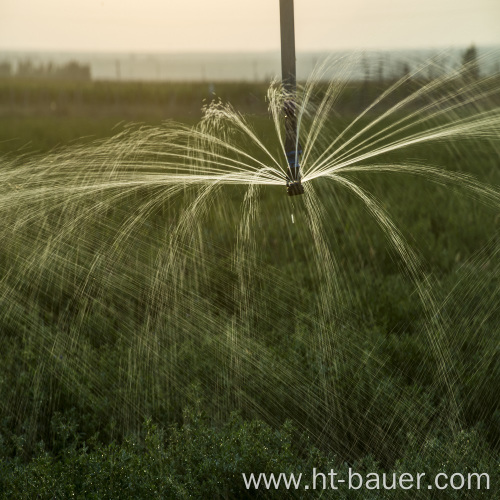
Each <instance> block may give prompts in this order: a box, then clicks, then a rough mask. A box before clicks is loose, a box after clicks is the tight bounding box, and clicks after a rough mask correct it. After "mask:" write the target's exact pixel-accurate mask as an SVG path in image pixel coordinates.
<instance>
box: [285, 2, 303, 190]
mask: <svg viewBox="0 0 500 500" xmlns="http://www.w3.org/2000/svg"><path fill="white" fill-rule="evenodd" d="M280 24H281V79H282V82H283V89H284V90H285V93H286V97H285V103H284V107H283V114H284V120H285V154H286V159H287V162H288V170H287V177H286V187H287V193H288V196H296V195H298V194H304V186H302V182H301V176H300V165H299V159H300V155H301V153H302V149H301V147H300V144H299V140H298V134H297V116H296V113H295V110H296V104H295V94H296V92H297V76H296V69H295V26H294V12H293V0H280Z"/></svg>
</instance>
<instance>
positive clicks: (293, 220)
mask: <svg viewBox="0 0 500 500" xmlns="http://www.w3.org/2000/svg"><path fill="white" fill-rule="evenodd" d="M292 224H295V218H294V216H293V214H292Z"/></svg>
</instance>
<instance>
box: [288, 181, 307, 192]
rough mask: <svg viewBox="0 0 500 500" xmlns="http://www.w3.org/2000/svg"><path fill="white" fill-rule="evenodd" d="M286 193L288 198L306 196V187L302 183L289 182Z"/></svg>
mask: <svg viewBox="0 0 500 500" xmlns="http://www.w3.org/2000/svg"><path fill="white" fill-rule="evenodd" d="M286 192H287V194H288V196H297V195H298V194H304V186H303V185H302V182H300V181H295V182H288V183H287V188H286Z"/></svg>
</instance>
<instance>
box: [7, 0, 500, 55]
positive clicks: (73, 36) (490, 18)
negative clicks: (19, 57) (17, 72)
mask: <svg viewBox="0 0 500 500" xmlns="http://www.w3.org/2000/svg"><path fill="white" fill-rule="evenodd" d="M295 23H296V38H297V50H303V51H305V50H322V49H326V50H336V49H345V48H361V49H374V48H413V47H415V48H418V47H432V48H434V47H450V46H454V45H459V46H466V45H469V44H470V43H471V42H474V43H476V44H478V45H483V44H500V0H295ZM279 41H280V38H279V1H278V0H248V1H243V0H0V50H2V49H4V50H5V49H14V50H15V49H30V50H31V49H36V50H59V51H61V50H67V51H75V50H88V51H96V50H99V51H127V52H130V51H168V52H178V51H259V50H276V49H278V48H279Z"/></svg>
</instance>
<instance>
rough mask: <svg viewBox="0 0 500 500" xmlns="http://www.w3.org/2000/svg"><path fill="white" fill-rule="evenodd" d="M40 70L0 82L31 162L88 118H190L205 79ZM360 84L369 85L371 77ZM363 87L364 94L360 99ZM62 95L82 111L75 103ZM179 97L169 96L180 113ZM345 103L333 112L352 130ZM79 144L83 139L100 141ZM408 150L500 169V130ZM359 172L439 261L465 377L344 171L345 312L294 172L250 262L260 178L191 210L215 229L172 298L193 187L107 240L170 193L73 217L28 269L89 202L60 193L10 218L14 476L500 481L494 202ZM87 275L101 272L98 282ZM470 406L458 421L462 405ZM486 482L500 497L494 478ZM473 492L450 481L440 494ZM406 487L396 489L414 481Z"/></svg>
mask: <svg viewBox="0 0 500 500" xmlns="http://www.w3.org/2000/svg"><path fill="white" fill-rule="evenodd" d="M38 85H39V84H37V85H35V84H34V83H33V82H17V83H14V82H11V81H7V82H2V83H1V85H0V106H1V107H0V116H1V117H2V118H1V121H0V127H1V128H0V145H1V147H2V149H3V151H4V152H6V153H8V154H9V156H16V155H18V153H19V150H21V151H23V152H24V153H25V155H26V156H24V158H25V159H27V160H28V161H29V160H30V159H31V158H33V157H34V156H32V155H34V150H38V151H42V152H44V151H49V150H52V149H53V148H54V147H56V146H58V145H64V144H66V143H67V142H71V141H75V140H77V139H78V138H79V137H81V136H85V135H92V136H93V137H100V138H106V137H107V136H109V135H111V134H113V133H114V130H113V125H115V124H116V123H118V122H119V121H121V120H129V119H131V118H134V119H139V120H142V121H144V122H145V123H149V124H151V125H158V123H160V120H161V119H162V118H175V119H183V120H184V121H187V122H188V123H189V122H191V121H194V120H195V119H196V117H197V116H198V113H199V111H198V110H199V107H200V105H201V103H202V98H203V96H204V91H205V89H204V86H203V85H192V86H190V87H187V86H182V85H174V84H172V85H165V86H160V85H158V84H151V85H146V84H118V83H117V84H113V83H102V84H97V83H92V84H85V85H84V86H83V87H78V86H76V84H71V83H61V84H57V83H53V82H47V83H44V85H45V87H39V86H38ZM217 87H219V86H217ZM220 91H221V94H223V95H224V96H227V97H228V98H229V99H230V100H231V102H233V103H234V105H235V106H236V107H237V108H240V107H241V108H242V109H243V111H245V112H248V111H249V110H250V111H251V112H253V118H252V120H253V123H254V126H255V128H256V129H257V130H258V131H259V132H260V133H262V134H263V135H265V134H266V133H270V132H271V131H272V127H270V126H269V124H268V122H267V119H266V118H265V116H264V113H265V109H266V103H265V102H264V101H263V99H262V98H261V99H260V100H259V99H257V98H255V99H254V97H249V95H253V96H259V95H261V96H262V94H263V92H264V87H260V86H258V87H256V88H254V87H241V86H237V85H230V84H225V85H224V86H223V85H221V86H220ZM358 91H359V92H361V90H359V88H358ZM378 91H379V90H378V89H377V88H375V87H374V88H370V89H368V90H365V92H368V93H370V92H373V93H375V92H378ZM347 92H348V93H347V97H350V96H351V95H354V96H357V95H358V94H357V93H356V92H355V86H353V88H351V89H348V91H347ZM349 92H351V93H352V94H349ZM23 96H24V97H23ZM26 96H27V97H26ZM358 97H359V96H358ZM23 99H25V100H24V101H23ZM54 100H58V101H57V103H56V106H55V108H54V107H52V110H51V107H50V104H51V103H52V102H55V101H54ZM360 101H361V98H359V100H358V101H356V103H355V104H353V103H351V104H350V105H349V106H351V110H352V111H354V110H355V109H356V107H359V106H360ZM62 102H65V103H66V104H65V106H66V107H65V108H64V109H65V111H64V113H62V112H60V111H57V110H60V109H61V105H60V103H62ZM169 102H175V106H174V107H172V114H168V113H166V114H165V115H164V114H163V112H162V111H161V109H163V108H162V106H166V104H168V103H169ZM12 103H14V104H12ZM158 105H159V107H158ZM343 106H345V113H346V114H348V109H349V106H348V105H343ZM340 109H342V105H341V106H340ZM191 112H192V113H193V114H190V113H191ZM58 113H60V114H58ZM134 113H137V114H134ZM94 115H95V116H98V117H99V119H98V120H96V119H95V118H94ZM345 119H346V118H345V116H344V117H343V118H342V119H341V118H332V120H336V121H335V123H334V126H335V127H336V128H338V129H342V127H343V126H344V121H343V120H345ZM29 141H31V144H30V145H29V146H24V145H25V144H26V143H27V142H29ZM95 147H96V148H98V146H97V145H96V146H95ZM74 151H75V153H74V154H75V155H76V156H77V157H78V154H81V151H83V152H84V153H85V151H87V150H85V146H84V149H83V150H80V149H78V148H76V149H75V150H74ZM79 151H80V153H79ZM87 152H88V151H87ZM398 154H399V153H398ZM408 156H409V157H411V158H412V160H419V161H422V162H425V161H428V162H430V163H432V164H438V165H441V166H443V167H444V168H446V169H449V170H453V171H458V172H468V173H471V174H474V175H476V176H477V177H478V178H479V179H480V180H481V181H483V182H484V183H486V184H488V185H493V186H495V185H498V181H499V175H500V174H499V170H498V153H497V149H496V148H495V145H494V144H488V143H487V142H485V143H481V146H478V145H476V144H472V146H471V144H470V143H469V144H467V143H461V142H457V143H455V144H454V146H453V147H450V146H449V145H447V144H443V143H433V144H432V145H430V146H427V147H425V148H413V149H410V150H406V151H405V152H404V153H401V158H403V157H408ZM54 158H55V159H56V161H57V158H58V156H57V154H56V155H55V156H54ZM393 159H394V157H393ZM396 159H397V157H396ZM18 161H19V165H22V164H23V161H24V160H23V157H21V159H19V160H18ZM356 178H357V180H358V183H359V184H360V185H361V186H363V187H364V188H365V189H367V190H368V191H369V192H370V193H373V194H374V195H375V196H376V197H377V198H379V199H380V200H381V201H382V203H383V205H384V208H385V209H386V210H387V211H388V212H389V213H390V215H391V217H392V218H393V220H394V221H395V223H396V225H397V226H398V227H399V228H401V229H402V232H403V234H404V236H405V237H406V238H407V239H408V241H410V242H411V244H412V246H414V247H416V248H417V249H418V250H419V252H420V253H421V255H422V260H423V262H424V271H425V273H426V275H427V276H430V277H432V280H433V281H432V282H431V283H432V290H433V293H434V294H435V296H436V298H437V299H436V300H437V302H438V304H439V309H438V310H439V315H440V316H441V317H442V318H443V324H444V325H445V327H446V328H444V329H443V332H442V333H441V335H442V336H443V337H442V339H441V341H442V342H443V345H445V346H446V348H447V350H448V352H449V355H450V356H449V360H450V366H447V367H446V370H447V371H448V373H449V374H452V375H450V376H451V377H452V380H453V382H454V385H453V393H452V394H450V391H449V390H448V388H447V387H446V385H445V384H444V379H443V377H442V373H441V371H440V367H439V364H438V359H437V358H436V356H435V353H434V351H433V350H432V348H431V346H430V344H429V338H428V337H427V336H426V329H427V328H428V325H429V321H430V320H429V318H428V315H427V313H428V311H426V310H425V308H424V307H423V306H422V303H421V302H420V301H419V300H418V298H417V296H416V293H415V284H414V283H412V282H411V280H408V278H407V277H406V276H405V273H404V272H402V271H401V269H402V267H404V266H403V263H402V262H401V260H400V259H398V257H397V256H396V255H395V254H394V252H392V251H391V250H390V248H389V246H388V244H387V240H386V237H385V235H384V234H383V233H382V232H381V231H380V229H379V228H378V227H377V225H376V223H375V222H374V221H373V219H372V217H371V216H370V215H369V214H368V213H367V212H366V209H365V207H364V206H363V204H362V203H360V202H359V201H358V200H356V199H355V198H354V197H352V196H351V195H349V194H348V193H347V192H346V191H345V190H343V189H341V188H336V189H335V191H333V194H332V189H331V185H330V184H329V183H328V181H323V180H321V179H320V180H319V182H317V183H314V189H315V190H316V191H317V194H318V199H320V200H321V202H322V206H323V209H324V210H325V212H326V214H328V219H327V220H328V224H327V225H325V226H324V227H323V229H322V231H323V235H324V237H325V239H326V241H327V242H328V245H329V247H330V248H332V250H333V252H334V255H335V256H336V258H337V259H338V262H339V263H340V267H341V269H342V273H343V274H344V278H343V279H340V278H339V283H340V290H339V295H338V296H337V298H338V299H339V300H340V301H341V303H342V304H344V308H343V309H342V316H341V318H340V319H339V318H335V317H330V322H329V323H325V322H324V321H322V320H321V315H320V308H321V301H320V298H321V297H322V292H321V290H322V287H324V286H326V285H327V283H326V285H325V281H324V276H322V269H321V268H320V269H319V270H318V269H316V268H315V266H314V262H315V260H314V259H315V258H316V253H317V249H316V248H315V247H314V246H313V245H312V244H311V242H312V236H311V232H310V231H309V229H308V227H307V221H308V219H307V217H306V211H305V208H304V206H303V204H302V203H301V201H300V200H296V201H294V204H293V205H292V204H291V200H289V199H288V198H286V197H285V196H284V187H283V188H277V187H275V186H271V187H267V186H266V187H263V188H261V190H260V193H259V200H260V212H259V213H260V215H259V217H257V218H256V220H254V221H253V222H252V224H251V225H250V226H249V227H250V230H251V241H252V245H254V246H250V247H248V248H250V249H252V248H254V249H256V250H255V253H254V254H252V252H251V251H248V250H247V254H246V257H247V258H249V259H252V258H253V257H258V260H257V261H256V263H255V265H254V266H253V267H245V268H241V267H239V266H238V265H235V264H234V252H235V251H236V250H237V249H238V248H241V247H238V237H237V236H236V235H237V234H238V233H237V228H238V227H239V224H240V221H241V220H242V217H244V215H245V213H244V205H242V199H243V196H244V194H245V190H244V189H242V188H240V187H232V186H228V187H225V188H224V190H223V192H222V193H221V194H219V196H218V197H217V198H214V203H213V204H212V205H211V207H210V209H209V210H208V211H207V213H206V215H205V217H204V218H203V219H202V220H200V221H198V222H197V223H196V225H194V226H193V231H192V233H193V234H203V241H205V242H207V245H208V246H207V247H206V248H205V249H204V254H203V257H202V260H201V261H200V260H199V256H200V254H199V253H197V252H196V250H197V247H196V246H195V245H194V244H193V243H192V242H193V241H196V239H195V237H193V236H192V235H191V234H186V235H184V236H183V238H185V240H182V241H183V243H184V242H185V243H186V247H185V250H186V252H185V254H184V255H183V256H182V258H183V259H185V261H184V260H182V261H181V262H179V264H178V271H177V272H178V274H177V276H178V278H177V279H178V281H177V282H176V287H177V288H176V289H175V290H176V293H173V294H171V295H170V296H169V295H168V290H169V289H168V286H169V285H168V283H165V285H164V286H165V292H164V294H158V296H159V297H162V298H164V299H163V300H164V302H160V303H157V301H156V300H150V294H151V293H152V292H151V290H155V289H154V286H156V285H155V281H154V276H155V273H156V272H157V268H158V259H157V257H158V255H161V252H162V249H164V248H168V246H169V245H170V244H171V243H170V242H171V241H172V240H171V237H172V236H171V232H170V229H169V228H171V227H172V225H173V222H175V221H177V220H178V218H179V215H180V214H183V213H185V209H186V207H188V206H189V202H190V201H191V200H192V199H193V198H192V196H194V195H193V194H192V193H191V194H190V193H189V192H187V191H186V192H183V193H181V194H180V195H179V196H178V197H177V198H175V199H169V200H168V201H165V203H164V204H159V205H157V210H155V211H154V212H152V213H149V214H147V216H144V217H143V218H142V219H141V224H140V225H139V226H138V227H137V228H136V229H135V230H134V233H133V234H132V235H131V237H129V238H128V239H125V240H123V242H122V243H121V244H120V247H119V248H118V249H116V250H113V251H110V250H109V249H110V248H111V245H112V244H113V242H114V241H115V240H116V238H117V236H119V235H120V234H121V231H122V230H123V228H124V227H126V226H124V221H126V219H127V216H128V215H129V214H130V212H131V210H133V209H136V208H137V207H141V206H142V204H143V203H144V201H145V200H148V199H150V197H151V196H153V195H154V190H153V189H152V188H150V189H145V190H143V191H141V192H137V193H130V194H127V195H126V196H124V197H123V198H122V199H121V201H120V202H113V203H109V204H107V205H105V206H104V207H103V208H102V211H100V212H98V215H99V216H93V217H92V218H90V219H89V220H87V221H84V222H85V223H84V224H82V225H80V226H77V227H76V228H74V230H72V232H69V233H68V235H69V236H68V238H67V239H65V240H63V242H64V245H63V244H60V245H56V246H53V247H52V249H53V250H52V253H51V254H50V253H49V258H48V260H47V263H45V262H42V263H40V264H38V261H36V263H35V265H33V266H31V267H30V266H26V263H27V262H30V259H32V258H33V254H32V251H33V250H34V249H35V250H36V246H35V248H33V247H32V246H30V244H32V243H33V242H37V241H45V240H44V239H43V238H45V236H44V235H48V236H50V235H51V234H56V233H55V228H58V227H64V222H65V221H68V220H69V221H71V219H72V217H74V216H75V217H76V216H77V215H78V213H77V212H74V210H77V208H78V207H76V208H72V207H71V203H69V204H68V206H67V207H66V212H61V211H60V210H58V209H57V207H55V208H53V207H52V208H51V207H48V208H45V210H46V215H44V219H43V221H42V220H41V219H36V218H35V219H34V221H33V223H31V224H27V225H26V227H24V228H21V230H16V231H14V232H11V233H9V231H10V230H9V228H8V227H2V231H3V234H5V235H7V234H11V235H12V237H11V238H4V239H3V240H2V242H1V248H2V254H1V256H0V266H1V268H2V270H3V275H4V278H3V280H2V294H1V307H2V311H3V312H2V314H1V316H0V321H1V323H0V330H1V332H2V340H3V345H4V349H3V351H2V354H1V355H0V360H1V366H2V369H1V371H0V401H2V403H1V404H0V421H1V425H0V467H1V468H2V469H1V470H2V473H1V474H0V494H3V495H4V497H5V498H9V497H13V496H14V497H15V496H18V497H23V495H24V497H25V498H31V497H33V495H34V494H35V493H36V494H39V495H40V496H41V497H42V498H52V497H54V496H55V497H60V498H64V497H67V496H69V495H72V494H74V495H75V496H79V497H81V498H88V497H95V498H113V497H116V496H120V497H130V498H132V497H134V498H137V497H144V498H162V497H167V498H184V497H186V496H188V495H189V494H191V495H192V496H193V497H195V498H203V497H205V498H206V497H220V498H238V497H244V496H245V495H246V494H247V492H246V490H244V489H243V482H242V480H241V472H247V471H254V470H255V471H259V472H261V471H262V472H263V471H268V470H269V471H291V472H295V471H308V470H310V469H312V467H318V468H319V467H322V466H324V467H325V468H327V469H328V468H329V465H331V464H334V466H335V467H336V468H339V469H342V468H343V467H344V468H345V467H346V466H347V464H349V465H353V467H354V468H356V469H357V470H360V471H363V470H366V471H370V472H371V471H375V470H385V471H392V470H394V471H396V470H399V471H409V472H411V471H419V472H420V471H423V472H428V473H437V472H439V471H440V470H441V469H443V468H445V469H446V470H453V471H462V470H474V471H479V472H484V471H486V472H489V473H490V474H491V477H492V478H493V479H492V482H494V484H496V485H497V486H498V457H499V449H500V434H499V429H500V412H499V411H498V397H497V395H498V393H499V390H500V369H499V366H500V364H499V363H498V328H497V326H498V324H500V317H499V312H498V307H497V305H496V303H495V296H496V295H497V292H498V271H499V267H498V225H499V219H498V214H497V213H496V212H495V210H492V209H491V208H489V207H487V206H485V205H484V204H483V203H482V200H481V199H473V198H470V197H467V196H464V191H463V190H458V191H457V192H454V191H453V190H452V189H450V188H449V187H445V186H442V185H437V184H432V183H430V182H428V181H427V180H426V179H422V178H418V177H415V176H410V175H406V174H398V175H395V174H364V175H361V174H356ZM307 187H308V185H306V188H307ZM4 189H5V191H3V194H2V196H7V194H8V190H7V189H6V188H4ZM23 203H24V204H21V205H19V206H7V207H5V214H6V217H12V214H16V213H18V214H20V215H21V216H23V214H25V212H23V211H24V210H27V209H29V207H30V205H29V203H25V202H23ZM36 206H37V205H36V204H34V205H33V207H35V208H36ZM16 210H19V212H16ZM292 212H293V213H294V214H295V217H296V223H295V224H291V218H290V214H291V213H292ZM5 220H7V221H8V220H10V219H8V218H7V219H5ZM12 220H15V219H12ZM58 224H60V226H59V225H58ZM174 225H175V224H174ZM190 238H191V239H190ZM193 238H194V239H193ZM47 241H50V240H47ZM190 245H191V246H190ZM49 248H50V247H49ZM243 248H245V247H243ZM235 249H236V250H235ZM77 250H78V251H77ZM96 255H100V256H102V259H101V260H98V261H96V260H95V257H96ZM116 255H118V256H119V258H116V259H115V258H114V257H115V256H116ZM35 257H36V258H37V259H38V258H39V257H38V254H35ZM239 257H240V258H241V257H242V256H241V255H240V256H239ZM51 259H53V260H51ZM197 259H198V260H197ZM91 265H94V266H95V267H93V268H91ZM89 269H91V271H89ZM246 270H247V271H248V270H251V271H252V273H251V275H250V276H246V275H245V274H242V273H243V272H246ZM89 277H90V278H91V279H93V280H94V282H93V284H92V285H91V286H90V287H89V288H88V289H87V290H88V292H87V293H84V294H82V293H81V290H82V287H81V283H83V282H84V281H85V280H88V279H89ZM245 280H246V281H245ZM242 282H243V283H247V286H249V287H250V288H249V290H248V291H245V289H243V290H242V287H241V283H242ZM165 297H173V302H171V301H168V300H167V299H166V298H165ZM180 297H182V300H179V298H180ZM242 304H243V306H242ZM153 306H154V307H155V309H152V310H151V309H148V308H150V307H153ZM151 322H152V324H153V327H152V326H151ZM332 339H333V340H332ZM332 346H333V348H334V356H332V355H331V352H330V351H328V350H327V349H330V348H332ZM453 400H454V401H453ZM453 404H456V408H458V415H457V417H458V418H457V419H455V418H450V408H452V406H453ZM235 411H236V413H234V412H235ZM145 422H146V423H145ZM363 493H366V492H362V493H360V492H358V493H355V492H351V493H345V494H346V495H347V496H346V498H358V497H359V498H364V497H363V496H362V495H363ZM484 493H485V496H484V497H485V498H495V496H494V495H495V491H494V490H492V491H489V492H484ZM466 494H467V492H455V491H451V490H449V491H447V492H445V495H447V496H443V498H461V497H463V496H465V495H466ZM356 495H357V496H356ZM393 495H394V496H393V497H391V496H390V494H387V496H386V497H387V498H401V497H404V495H403V492H401V491H399V492H395V493H393ZM488 495H489V496H488Z"/></svg>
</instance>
